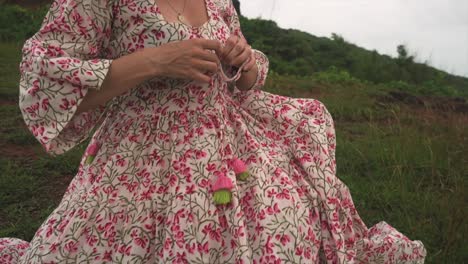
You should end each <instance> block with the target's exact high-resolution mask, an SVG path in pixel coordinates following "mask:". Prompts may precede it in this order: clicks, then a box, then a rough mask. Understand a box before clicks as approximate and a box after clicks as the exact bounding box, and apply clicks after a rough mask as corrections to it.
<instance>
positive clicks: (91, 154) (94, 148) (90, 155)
mask: <svg viewBox="0 0 468 264" xmlns="http://www.w3.org/2000/svg"><path fill="white" fill-rule="evenodd" d="M100 148H101V145H100V144H99V142H97V141H96V142H94V143H92V144H90V145H89V146H88V148H87V149H86V160H85V165H89V164H91V163H92V162H93V161H94V158H95V157H96V154H97V153H98V151H99V149H100Z"/></svg>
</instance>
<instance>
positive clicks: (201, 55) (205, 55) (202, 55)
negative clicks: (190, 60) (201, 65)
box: [194, 50, 221, 65]
mask: <svg viewBox="0 0 468 264" xmlns="http://www.w3.org/2000/svg"><path fill="white" fill-rule="evenodd" d="M194 57H195V58H198V59H201V60H204V61H209V62H214V63H216V64H218V65H219V64H221V62H220V61H219V57H218V56H217V55H216V54H215V53H213V52H210V51H208V50H200V51H199V52H196V53H195V54H194Z"/></svg>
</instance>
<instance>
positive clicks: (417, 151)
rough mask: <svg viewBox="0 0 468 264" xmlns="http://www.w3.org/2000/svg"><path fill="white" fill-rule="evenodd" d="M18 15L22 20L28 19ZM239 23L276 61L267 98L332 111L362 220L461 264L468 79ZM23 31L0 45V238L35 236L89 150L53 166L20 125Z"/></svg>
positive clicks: (467, 249)
mask: <svg viewBox="0 0 468 264" xmlns="http://www.w3.org/2000/svg"><path fill="white" fill-rule="evenodd" d="M18 10H20V11H18V12H19V13H22V14H23V15H24V16H21V15H19V16H18V17H19V18H21V19H23V20H26V18H27V17H29V16H30V15H31V13H30V12H29V11H24V10H21V9H18ZM2 12H3V11H2V10H0V14H1V13H2ZM31 16H33V17H35V18H34V19H35V20H34V19H33V20H34V21H37V19H38V17H40V15H39V16H38V15H37V14H36V15H31ZM0 17H1V16H0ZM0 20H1V18H0ZM31 21H32V20H31ZM10 23H11V22H10ZM29 23H32V22H29ZM242 23H243V28H244V32H245V34H246V35H247V37H248V38H249V39H251V41H252V43H253V46H254V47H255V48H258V49H261V50H264V51H265V52H266V53H267V54H268V56H269V58H270V60H271V62H272V71H271V73H270V75H269V77H268V80H267V85H266V87H265V90H266V91H268V92H272V93H276V94H281V95H286V96H291V97H303V98H316V99H319V100H320V101H322V102H323V103H325V105H326V106H327V107H328V109H329V111H330V113H331V114H332V116H333V117H334V120H335V129H336V134H337V152H336V155H337V170H338V171H337V175H338V177H340V178H341V179H342V180H343V181H344V182H345V183H346V184H347V185H348V186H349V188H350V190H351V193H352V195H353V199H354V202H355V204H356V206H357V209H358V211H359V213H360V215H361V217H362V218H363V220H364V221H365V223H366V224H367V225H368V226H371V225H373V224H375V223H377V222H379V221H381V220H385V221H386V222H388V223H389V224H391V225H392V226H394V227H395V228H397V229H398V230H400V231H401V232H403V233H404V234H406V235H407V236H408V237H410V238H411V239H417V240H422V241H423V242H424V244H425V245H426V247H427V249H428V258H427V262H426V263H464V262H465V261H466V260H467V259H468V243H467V241H466V240H465V239H464V237H463V235H464V234H467V233H468V225H467V224H466V221H465V219H466V216H467V207H466V201H467V195H466V192H467V191H468V190H467V177H468V175H467V171H468V160H467V158H466V157H468V105H467V103H466V99H465V98H460V96H465V95H466V94H464V92H463V91H464V90H463V89H464V88H466V87H468V86H465V85H466V82H467V80H466V79H465V78H459V77H456V76H450V75H447V74H445V73H441V74H439V77H437V78H438V79H437V78H436V79H434V78H433V77H434V76H433V73H431V68H430V67H427V66H424V65H423V66H421V67H422V68H424V69H425V70H427V71H428V75H427V76H426V75H422V76H426V77H424V78H423V77H417V78H421V79H417V78H416V77H413V76H412V74H410V76H409V78H410V79H407V80H406V79H398V78H395V74H396V72H398V71H399V69H400V68H395V67H397V66H395V63H396V61H395V59H392V58H389V57H386V56H380V55H378V54H375V53H373V52H370V56H371V57H370V58H372V56H374V58H375V61H374V62H373V63H376V64H375V65H380V66H375V67H376V68H378V67H381V68H380V70H379V71H375V72H374V69H373V67H370V66H372V65H373V64H370V65H367V66H366V64H360V63H359V62H360V61H361V60H359V59H357V58H367V56H368V53H369V52H368V51H365V50H363V49H360V48H358V47H355V46H354V45H352V44H349V43H346V42H343V43H341V42H340V41H341V40H339V39H337V40H330V39H327V38H317V37H314V36H312V35H308V34H305V33H302V32H299V31H295V30H283V29H279V28H277V27H275V25H274V23H272V22H270V21H260V20H249V21H246V20H245V19H243V22H242ZM36 25H37V23H36ZM268 25H270V26H268ZM18 28H19V29H24V28H23V27H18ZM25 28H26V27H25ZM0 30H4V31H2V32H7V31H5V29H1V28H0ZM30 30H34V27H32V28H31V29H30ZM26 31H27V30H25V31H21V30H19V31H17V32H16V33H14V34H17V35H16V37H17V38H19V39H16V40H15V39H14V38H16V37H12V39H11V40H8V43H7V42H6V40H4V41H3V42H0V120H1V122H2V126H1V127H0V148H1V149H2V155H1V156H0V170H1V171H2V173H1V174H0V186H1V187H0V205H1V206H0V237H6V236H13V237H20V238H22V239H25V240H30V239H31V238H32V236H33V235H34V232H35V231H36V230H37V228H38V227H39V225H40V224H41V223H42V222H43V221H44V220H45V218H46V217H47V216H48V215H49V214H50V213H51V212H52V210H53V209H54V208H55V207H56V206H57V205H58V203H59V202H60V199H61V196H62V195H63V193H64V191H65V188H66V187H67V185H68V184H69V182H70V181H71V179H72V178H73V177H74V175H75V174H76V172H77V168H78V163H79V160H80V158H81V155H82V154H83V151H84V147H85V145H86V143H87V142H84V143H83V144H82V145H80V146H79V147H77V148H76V149H74V150H73V151H71V152H69V153H67V154H65V155H62V156H59V157H57V158H52V157H49V156H48V155H47V154H45V153H44V151H43V150H42V148H41V147H40V145H39V143H38V142H37V141H36V140H35V139H34V138H33V136H32V135H31V133H30V132H29V131H28V130H27V128H26V127H25V125H24V121H23V119H22V116H21V113H20V110H19V108H18V79H19V72H18V63H19V61H20V56H21V45H20V44H21V43H22V42H21V39H20V38H21V36H23V37H24V34H26V33H24V32H26ZM21 32H23V33H21ZM258 32H263V33H262V34H259V33H258ZM9 34H10V33H9ZM11 34H13V33H11ZM11 34H10V35H11ZM277 34H280V35H277ZM0 35H1V36H2V37H5V36H6V35H5V34H3V35H2V34H0ZM11 36H13V35H11ZM274 36H276V37H277V39H276V40H277V42H276V44H275V42H273V40H274ZM15 41H16V43H15ZM339 43H341V44H339ZM273 44H275V45H273ZM286 44H288V46H289V48H288V49H286V48H285V47H286V46H285V45H286ZM340 47H341V48H340ZM343 47H344V48H343ZM340 52H342V53H340ZM304 54H312V55H310V57H309V55H307V56H305V55H304ZM372 54H374V55H372ZM343 58H347V59H343ZM364 61H365V60H364ZM347 63H348V64H349V65H348V66H349V67H347V68H346V67H344V66H346V65H347ZM385 65H386V66H385ZM384 66H385V67H384ZM366 67H367V68H366ZM414 67H416V68H417V67H419V66H414ZM343 68H345V69H343ZM299 69H301V70H299ZM387 70H388V72H387ZM425 70H424V71H425ZM432 70H434V69H432ZM434 71H436V70H434ZM376 72H377V73H376ZM401 72H404V71H403V70H401ZM374 74H381V75H380V76H381V77H379V78H377V77H375V76H374ZM366 76H367V77H366ZM372 78H376V79H372ZM426 83H427V84H426ZM440 83H442V84H440Z"/></svg>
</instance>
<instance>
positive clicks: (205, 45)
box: [196, 39, 222, 54]
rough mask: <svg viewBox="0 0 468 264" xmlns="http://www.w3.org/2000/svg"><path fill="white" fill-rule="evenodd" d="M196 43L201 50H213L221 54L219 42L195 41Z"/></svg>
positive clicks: (209, 40)
mask: <svg viewBox="0 0 468 264" xmlns="http://www.w3.org/2000/svg"><path fill="white" fill-rule="evenodd" d="M196 42H197V44H198V45H199V46H200V47H201V48H202V49H209V50H214V51H215V52H216V53H218V54H221V52H222V49H221V42H219V40H213V39H197V40H196Z"/></svg>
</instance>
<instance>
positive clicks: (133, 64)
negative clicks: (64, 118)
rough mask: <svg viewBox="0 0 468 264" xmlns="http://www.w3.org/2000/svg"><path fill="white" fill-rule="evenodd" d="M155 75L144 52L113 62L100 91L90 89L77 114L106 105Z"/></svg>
mask: <svg viewBox="0 0 468 264" xmlns="http://www.w3.org/2000/svg"><path fill="white" fill-rule="evenodd" d="M154 75H155V69H153V68H152V67H150V61H149V60H148V58H147V55H145V53H144V52H143V50H140V51H136V52H133V53H131V54H128V55H125V56H122V57H120V58H117V59H115V60H113V61H112V63H111V66H110V67H109V71H108V73H107V75H106V77H105V79H104V81H103V83H102V86H101V87H100V89H99V90H93V89H90V90H89V91H88V93H87V94H86V96H85V97H84V98H83V101H82V102H81V104H80V105H79V106H78V109H77V113H80V112H85V111H88V110H90V109H93V108H96V107H97V106H99V105H104V104H106V103H107V102H108V101H109V100H111V99H112V98H114V97H116V96H118V95H121V94H123V93H125V92H126V91H127V90H129V89H131V88H132V87H135V86H136V85H138V84H140V83H141V82H143V81H145V80H147V79H149V78H150V77H152V76H154Z"/></svg>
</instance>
